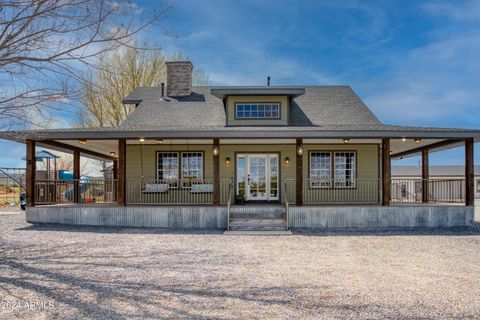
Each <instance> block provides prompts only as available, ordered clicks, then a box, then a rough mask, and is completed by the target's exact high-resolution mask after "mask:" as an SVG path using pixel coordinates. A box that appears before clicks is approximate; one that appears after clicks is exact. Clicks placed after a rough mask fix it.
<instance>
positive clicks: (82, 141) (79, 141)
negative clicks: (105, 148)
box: [78, 140, 87, 144]
mask: <svg viewBox="0 0 480 320" xmlns="http://www.w3.org/2000/svg"><path fill="white" fill-rule="evenodd" d="M78 143H80V144H87V140H78Z"/></svg>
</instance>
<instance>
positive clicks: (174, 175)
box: [157, 152, 178, 180]
mask: <svg viewBox="0 0 480 320" xmlns="http://www.w3.org/2000/svg"><path fill="white" fill-rule="evenodd" d="M157 179H158V180H178V153H177V152H158V153H157Z"/></svg>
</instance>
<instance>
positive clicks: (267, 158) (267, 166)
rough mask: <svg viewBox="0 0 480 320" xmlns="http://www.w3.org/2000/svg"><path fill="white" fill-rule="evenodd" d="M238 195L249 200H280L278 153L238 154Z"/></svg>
mask: <svg viewBox="0 0 480 320" xmlns="http://www.w3.org/2000/svg"><path fill="white" fill-rule="evenodd" d="M236 174H237V195H241V196H243V197H244V198H245V200H247V201H253V200H264V201H270V200H278V199H279V190H278V187H279V185H278V154H239V155H237V172H236Z"/></svg>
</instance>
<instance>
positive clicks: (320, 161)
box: [309, 151, 356, 188]
mask: <svg viewBox="0 0 480 320" xmlns="http://www.w3.org/2000/svg"><path fill="white" fill-rule="evenodd" d="M309 170H310V187H311V188H331V187H332V181H334V186H333V187H335V188H355V179H356V153H355V152H352V151H348V152H334V153H332V152H329V151H311V152H310V168H309Z"/></svg>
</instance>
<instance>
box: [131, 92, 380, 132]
mask: <svg viewBox="0 0 480 320" xmlns="http://www.w3.org/2000/svg"><path fill="white" fill-rule="evenodd" d="M212 88H218V87H207V86H205V87H193V88H192V92H193V93H192V96H190V97H184V98H179V97H176V98H167V100H168V101H162V100H161V99H160V88H159V87H148V88H146V87H142V88H138V89H136V90H134V91H133V92H132V93H131V94H130V95H128V97H126V98H125V101H126V102H137V103H138V107H137V108H136V110H135V111H134V112H133V113H132V114H131V115H130V116H129V117H128V119H127V120H125V122H124V123H123V124H122V128H125V129H128V128H140V127H141V128H149V129H155V128H165V126H168V127H185V128H192V129H194V128H201V127H217V128H220V127H224V126H225V124H226V115H225V110H224V106H223V101H222V100H221V99H219V98H217V97H215V96H213V95H212V94H211V92H210V91H211V89H212ZM237 88H238V87H237ZM245 88H247V87H245ZM273 88H274V87H273ZM140 101H141V102H140ZM289 125H290V126H295V127H312V126H313V127H316V126H332V125H342V126H345V125H347V126H348V125H373V126H379V125H381V123H380V121H378V119H377V118H376V117H375V115H374V114H373V113H372V112H371V111H370V109H368V107H367V106H366V105H365V104H364V103H363V102H362V100H360V98H358V96H357V95H356V94H355V93H354V92H353V90H352V89H351V88H350V87H349V86H318V87H305V94H304V95H301V96H299V97H296V98H293V99H292V104H291V109H290V123H289ZM177 129H178V128H177Z"/></svg>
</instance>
